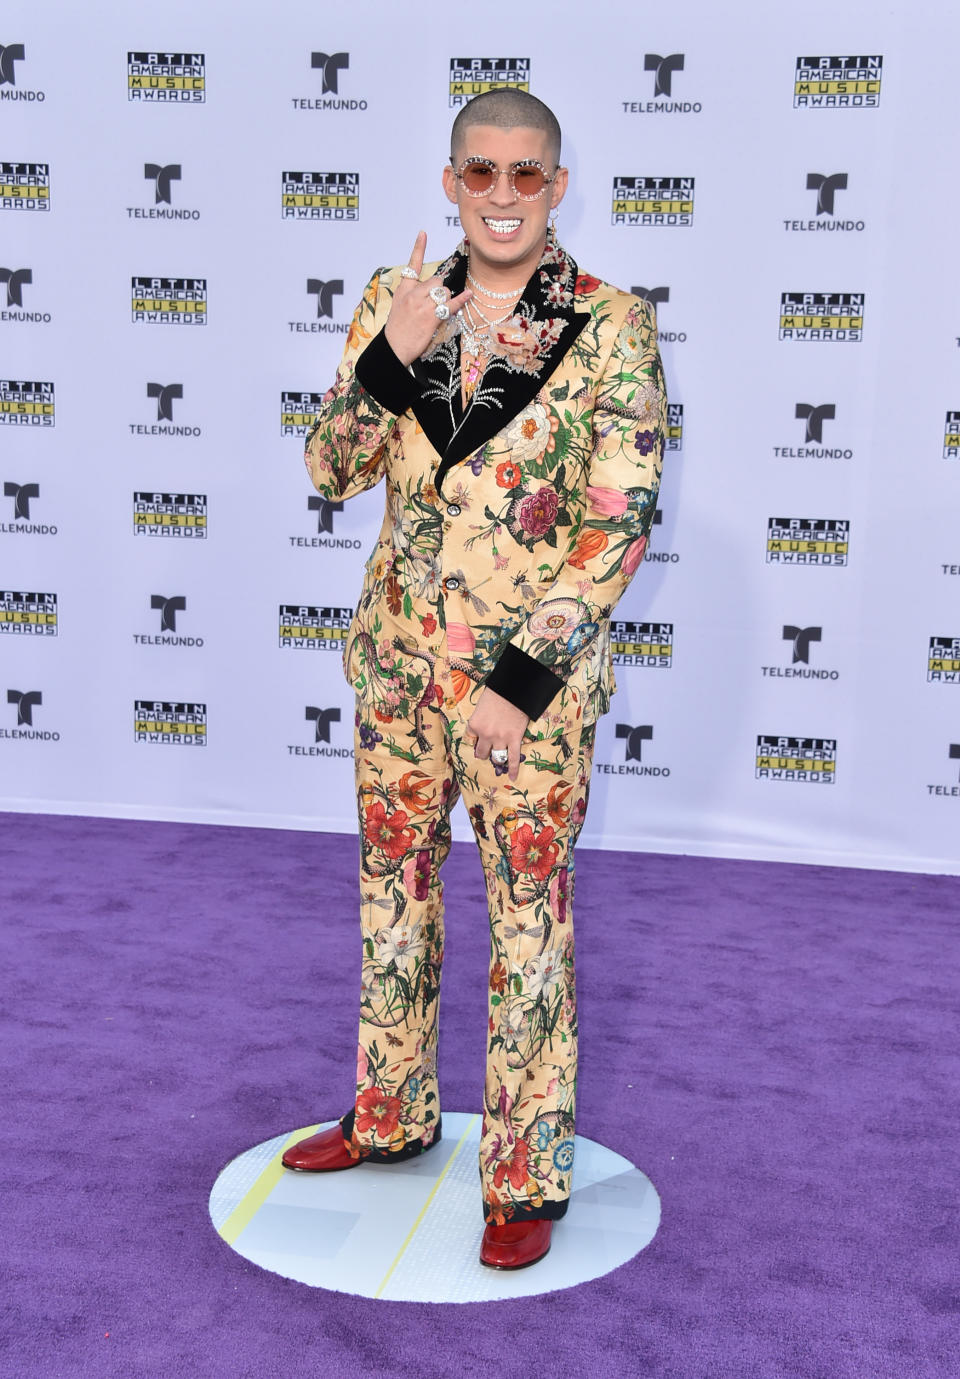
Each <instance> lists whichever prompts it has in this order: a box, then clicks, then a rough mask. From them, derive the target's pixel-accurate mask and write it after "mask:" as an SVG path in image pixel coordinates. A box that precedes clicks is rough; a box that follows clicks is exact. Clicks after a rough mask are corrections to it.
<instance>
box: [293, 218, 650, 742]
mask: <svg viewBox="0 0 960 1379" xmlns="http://www.w3.org/2000/svg"><path fill="white" fill-rule="evenodd" d="M466 269H467V259H466V254H465V250H464V246H463V245H461V246H460V247H459V248H458V249H457V250H456V251H455V252H454V253H453V254H452V255H451V256H450V257H449V258H448V259H447V260H446V261H445V262H444V263H442V264H440V265H439V266H429V265H428V267H427V268H426V269H425V273H427V274H430V273H434V272H438V273H440V274H441V276H442V277H443V280H444V282H445V283H446V285H447V286H448V287H449V288H450V291H451V292H452V293H457V292H460V291H461V290H462V288H463V286H464V283H465V278H466ZM399 272H400V270H399V268H391V269H380V270H378V271H377V272H376V273H375V274H374V276H373V278H372V279H371V281H370V282H369V284H368V285H367V288H366V290H365V291H364V294H363V300H362V301H361V303H360V305H359V306H358V308H357V311H356V313H355V315H354V318H353V322H352V325H351V327H350V332H349V335H348V337H347V346H346V349H345V352H344V355H343V359H342V362H341V364H340V367H339V369H338V371H337V377H336V381H335V383H334V385H333V387H332V388H330V389H329V391H328V392H327V393H326V395H325V397H324V400H323V404H322V407H321V410H320V412H319V414H318V416H317V417H316V419H315V421H314V423H313V425H312V426H311V428H310V430H309V433H308V436H307V442H306V453H305V459H306V463H307V468H308V470H309V472H310V475H311V478H312V480H313V483H314V485H315V487H316V488H317V489H318V490H319V491H320V492H321V493H322V494H324V495H325V496H326V497H328V498H330V499H332V500H339V499H343V498H348V497H350V496H352V495H353V494H355V493H358V492H360V491H361V490H363V489H367V488H370V487H371V486H372V485H374V484H376V483H378V482H379V481H380V479H382V478H384V477H385V478H386V485H387V492H386V511H385V515H384V523H383V528H382V531H381V533H380V536H379V538H378V540H377V544H376V547H375V549H374V551H373V553H372V554H371V556H370V559H369V560H368V562H367V566H366V571H365V575H364V582H363V589H362V592H361V597H360V600H359V604H358V607H357V612H356V616H355V619H354V623H355V627H354V629H353V632H354V633H356V632H359V631H363V630H369V628H370V626H372V624H373V623H374V621H375V620H376V616H377V612H378V610H382V611H383V612H384V613H386V611H387V610H388V609H389V611H390V613H391V614H392V621H393V623H394V624H396V622H397V620H400V621H403V622H404V623H405V624H406V623H407V622H408V623H409V630H410V634H411V637H412V638H413V639H414V640H416V639H418V638H419V637H420V636H421V634H422V633H430V632H432V631H433V629H434V627H435V626H436V625H437V624H439V626H440V627H441V628H445V630H446V635H447V646H448V650H449V655H450V657H451V660H452V663H453V665H454V666H455V667H456V668H458V669H459V671H460V672H461V673H462V675H463V676H465V677H467V678H468V679H469V680H470V681H473V682H475V683H484V684H487V685H489V686H490V687H492V688H493V689H495V690H496V691H497V692H498V693H500V694H502V695H503V696H504V697H505V698H507V699H509V700H510V701H511V702H512V703H514V704H516V705H517V706H518V707H520V708H521V709H523V710H524V711H525V712H526V713H527V714H528V715H529V716H530V717H531V718H533V719H536V718H538V717H539V716H540V714H542V713H543V712H544V710H545V709H546V708H547V706H548V705H549V704H550V702H551V701H552V700H553V699H554V697H555V696H556V695H557V694H558V693H559V692H560V691H561V690H562V689H563V688H564V686H565V685H566V686H572V687H574V688H575V689H577V690H578V691H579V694H578V696H577V698H578V699H579V701H580V703H581V704H582V705H583V716H584V719H585V721H591V720H593V719H595V718H596V717H597V716H598V715H599V714H601V713H604V712H606V710H607V708H608V707H609V698H610V694H611V692H612V690H613V688H614V680H613V671H612V665H611V660H610V637H609V618H610V613H611V611H612V609H613V607H614V605H615V604H616V603H617V601H618V599H619V598H620V596H621V594H622V593H623V591H624V589H625V588H626V586H627V584H628V583H629V581H630V579H631V578H632V577H633V575H634V573H635V572H636V570H637V567H638V566H639V564H640V562H641V560H642V559H643V555H644V551H645V548H646V544H647V538H648V535H649V531H650V527H651V525H652V522H653V516H654V510H655V507H656V500H657V491H658V486H659V480H660V467H661V462H662V456H663V446H664V435H665V420H666V417H665V414H666V398H665V393H664V385H663V373H662V369H661V363H660V356H659V351H658V348H657V330H656V320H655V316H654V311H653V308H652V307H651V306H650V304H649V303H647V302H646V301H644V300H643V299H641V298H638V297H635V296H631V295H630V294H628V293H625V292H621V291H619V290H618V289H617V288H615V287H611V286H609V285H608V284H607V283H604V282H602V281H601V280H600V279H599V278H594V277H590V276H589V275H587V274H583V273H579V272H578V270H577V265H576V264H575V263H574V262H573V260H572V259H571V258H570V256H569V255H568V254H567V253H566V252H565V251H564V250H563V249H562V248H561V247H560V246H559V245H548V246H547V248H546V251H545V253H544V256H543V258H542V260H541V263H540V266H539V268H538V269H537V271H536V272H535V273H534V274H533V276H532V277H531V279H530V281H529V282H528V284H527V287H526V289H525V291H524V293H523V296H522V297H521V299H520V302H519V303H518V307H517V312H516V315H515V316H514V317H513V318H512V320H510V321H508V322H507V323H505V325H504V326H502V327H501V328H500V329H499V331H498V333H497V336H496V340H495V341H494V345H493V351H494V352H493V355H492V358H491V359H490V362H489V363H488V365H487V367H486V369H485V370H484V373H483V374H482V376H481V379H480V382H479V384H478V385H477V387H476V389H475V391H474V393H473V395H472V397H471V398H470V401H469V402H468V405H467V407H466V409H464V408H463V407H462V405H461V387H460V327H459V320H458V319H457V318H456V317H452V318H451V319H450V320H449V321H448V322H446V323H444V325H443V326H442V327H441V328H440V329H439V330H438V332H437V334H436V336H435V337H434V339H433V341H432V342H431V346H430V348H429V350H428V351H427V352H426V354H424V355H423V356H422V357H421V358H420V359H419V360H417V361H416V363H415V364H414V365H413V366H412V367H411V368H410V369H407V368H404V366H403V365H402V364H401V363H400V361H399V360H398V359H397V357H396V355H395V354H394V353H393V351H392V350H391V349H390V346H389V344H388V343H387V341H386V337H385V336H384V334H383V326H384V324H385V322H386V319H387V316H388V314H389V311H390V304H391V300H392V297H393V292H394V288H395V286H396V284H397V282H398V280H399ZM349 640H350V634H348V644H349Z"/></svg>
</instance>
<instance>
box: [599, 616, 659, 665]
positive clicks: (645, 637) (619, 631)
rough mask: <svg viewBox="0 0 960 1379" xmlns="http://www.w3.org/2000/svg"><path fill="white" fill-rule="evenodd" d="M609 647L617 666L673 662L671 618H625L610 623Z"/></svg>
mask: <svg viewBox="0 0 960 1379" xmlns="http://www.w3.org/2000/svg"><path fill="white" fill-rule="evenodd" d="M610 650H611V652H612V654H613V664H614V665H615V666H659V667H662V668H663V669H665V670H669V669H670V667H671V666H672V665H673V623H672V622H624V621H622V620H619V621H615V622H611V624H610Z"/></svg>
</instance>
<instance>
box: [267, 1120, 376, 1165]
mask: <svg viewBox="0 0 960 1379" xmlns="http://www.w3.org/2000/svg"><path fill="white" fill-rule="evenodd" d="M282 1162H283V1166H284V1168H295V1169H298V1170H299V1171H300V1172H301V1173H333V1172H335V1171H336V1170H337V1169H338V1168H356V1167H357V1165H358V1164H361V1163H363V1159H362V1158H355V1157H354V1156H353V1155H352V1154H351V1153H350V1151H349V1149H348V1148H347V1145H346V1141H345V1140H344V1138H343V1133H342V1131H341V1129H340V1126H339V1124H337V1125H331V1126H328V1128H327V1129H326V1130H320V1131H318V1132H317V1134H315V1135H310V1136H308V1137H307V1139H305V1140H300V1141H299V1142H298V1143H297V1144H292V1145H291V1146H290V1148H289V1149H287V1150H285V1151H284V1155H283V1161H282Z"/></svg>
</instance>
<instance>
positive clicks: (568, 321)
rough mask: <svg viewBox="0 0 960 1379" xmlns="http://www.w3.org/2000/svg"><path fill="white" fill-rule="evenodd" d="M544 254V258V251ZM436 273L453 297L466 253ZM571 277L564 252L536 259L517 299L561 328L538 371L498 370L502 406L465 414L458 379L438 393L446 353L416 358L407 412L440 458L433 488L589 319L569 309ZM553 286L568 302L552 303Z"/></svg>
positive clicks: (530, 393) (509, 414)
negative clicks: (555, 259)
mask: <svg viewBox="0 0 960 1379" xmlns="http://www.w3.org/2000/svg"><path fill="white" fill-rule="evenodd" d="M546 258H547V259H548V260H549V258H550V254H549V252H548V254H547V255H546ZM438 272H439V273H440V274H441V275H442V277H443V281H444V284H445V286H446V287H448V288H449V290H450V293H451V295H452V296H456V294H457V293H459V292H462V291H463V289H464V286H465V285H466V280H467V258H466V255H465V254H464V253H463V252H462V251H461V250H460V249H457V250H456V251H455V252H454V253H453V254H452V255H451V256H450V258H449V259H447V260H446V262H445V263H443V264H441V266H440V268H439V269H438ZM576 275H577V265H576V264H575V263H574V261H573V259H571V258H570V257H569V256H568V255H566V254H564V255H563V256H562V261H561V263H560V264H555V263H550V262H548V263H546V264H543V263H541V265H540V266H539V267H538V268H537V269H536V271H535V272H534V274H533V276H532V277H531V278H530V280H529V282H528V283H527V285H526V287H525V288H524V291H523V295H522V297H521V298H520V302H521V303H522V304H524V305H525V306H527V307H529V308H530V311H531V313H532V316H533V317H534V318H535V319H538V320H540V321H543V320H546V319H548V318H552V319H553V320H556V321H559V322H562V329H561V332H560V335H559V338H558V339H557V340H556V342H555V343H554V344H553V345H552V347H551V348H549V349H547V350H545V351H544V353H543V354H541V355H540V358H539V361H538V362H539V363H540V365H541V367H540V370H539V372H538V373H526V372H524V371H521V370H519V369H516V370H515V369H510V370H506V369H500V370H498V371H497V379H496V382H497V386H498V387H500V388H502V390H503V391H502V394H501V395H500V397H499V401H500V403H501V406H499V407H498V406H474V405H472V404H471V405H470V406H468V407H467V411H466V415H465V416H464V414H463V409H462V408H461V405H460V388H459V381H458V382H457V386H456V388H455V390H454V393H453V396H451V397H450V400H449V402H448V401H447V400H446V398H445V397H443V396H438V395H437V394H443V393H448V392H449V386H450V382H451V372H450V364H449V354H448V355H447V357H446V358H445V357H444V355H443V354H442V353H440V352H435V353H434V354H433V355H429V356H427V357H426V358H422V359H418V360H417V361H416V363H415V364H414V366H413V372H414V376H415V377H416V379H417V381H418V382H419V383H420V385H421V392H420V395H419V397H418V398H416V399H415V401H414V402H413V403H412V410H413V414H414V416H415V417H416V418H417V421H418V422H419V423H420V425H421V426H422V427H423V431H424V434H425V435H426V437H427V439H428V440H429V441H430V443H431V445H432V446H433V447H434V449H435V450H436V451H437V452H438V454H439V455H440V456H441V461H440V465H439V467H438V469H437V477H436V486H437V490H438V491H439V490H440V487H441V485H442V483H443V480H444V476H445V475H446V473H447V471H448V470H449V469H451V468H452V467H453V466H454V465H455V464H459V463H461V462H462V461H463V460H465V459H466V458H467V456H468V455H473V454H475V453H476V451H477V450H479V449H480V447H481V446H483V445H485V444H486V442H487V441H488V440H489V439H490V438H491V436H495V435H496V434H497V432H498V431H500V430H502V428H503V427H504V426H507V425H508V424H509V423H510V422H511V421H512V420H513V418H514V417H515V416H516V415H517V413H518V412H521V411H522V410H523V409H524V407H526V406H527V404H528V403H529V402H531V401H532V400H533V398H534V397H536V395H537V393H538V392H539V391H540V389H541V388H542V387H543V385H544V384H545V383H546V382H547V380H548V379H549V378H550V377H551V375H552V374H553V373H555V371H556V369H557V368H558V366H559V365H560V363H561V362H562V360H563V358H564V356H565V355H566V353H567V351H568V350H569V349H570V347H571V346H572V345H573V343H574V341H575V340H576V339H577V337H578V336H579V334H580V332H581V331H582V330H583V328H584V326H585V325H586V323H587V321H589V319H590V315H589V312H577V311H574V309H573V285H574V283H575V282H576ZM553 284H562V285H564V286H567V287H568V293H567V295H568V296H569V298H570V300H569V301H567V302H561V303H559V304H554V303H553V302H551V301H550V300H549V299H548V296H547V293H548V291H549V290H550V289H551V287H552V285H553ZM454 344H455V350H456V354H455V358H456V377H457V380H459V374H460V369H459V360H460V335H459V334H457V335H456V337H455V341H454ZM431 390H433V392H431ZM451 413H452V418H451Z"/></svg>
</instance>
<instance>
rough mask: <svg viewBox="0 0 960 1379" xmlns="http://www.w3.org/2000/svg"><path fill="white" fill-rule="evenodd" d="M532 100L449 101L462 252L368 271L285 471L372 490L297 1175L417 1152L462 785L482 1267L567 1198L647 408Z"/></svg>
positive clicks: (638, 368) (293, 1164)
mask: <svg viewBox="0 0 960 1379" xmlns="http://www.w3.org/2000/svg"><path fill="white" fill-rule="evenodd" d="M559 156H560V129H559V126H558V124H557V121H556V119H555V117H554V115H553V114H552V112H551V111H550V110H549V109H548V108H547V107H546V106H545V105H544V104H543V103H542V102H540V101H538V100H536V99H535V98H534V97H532V96H530V95H527V94H526V93H524V92H518V91H513V90H509V89H503V90H497V91H491V92H488V93H485V94H484V95H481V96H478V97H476V98H475V99H474V100H473V101H471V102H470V103H469V104H468V105H466V106H465V107H464V108H463V109H462V110H461V111H460V113H459V114H458V116H457V118H456V120H455V122H454V126H453V134H452V155H451V163H450V166H449V167H445V168H444V170H443V186H444V189H445V191H446V194H447V196H448V198H449V199H450V200H451V201H453V202H455V203H456V205H457V207H458V210H459V215H460V223H461V225H462V227H463V230H464V232H465V238H464V240H463V243H462V244H461V245H460V247H459V248H458V249H457V250H456V251H455V252H454V253H453V254H452V255H451V256H450V257H449V258H448V259H446V260H445V261H444V262H443V263H442V264H440V265H439V266H437V267H435V268H433V269H428V270H427V276H426V277H424V276H423V259H424V252H425V246H426V236H425V235H424V234H423V233H422V232H421V233H420V234H419V235H418V236H417V239H416V243H415V245H414V249H413V253H412V255H411V258H410V262H409V264H407V265H406V266H405V267H403V268H400V269H389V270H388V269H381V270H379V271H378V272H377V273H375V274H374V276H373V278H372V280H371V282H370V283H369V285H368V286H367V289H366V291H365V293H364V296H363V301H362V302H361V304H360V306H359V307H358V309H357V312H356V315H355V316H354V319H353V324H352V326H351V329H350V334H349V336H348V341H347V347H346V350H345V353H344V356H343V361H342V363H341V365H340V368H339V370H338V373H337V379H336V382H335V384H334V386H333V387H332V388H331V389H330V390H329V392H328V393H327V394H326V396H325V398H324V402H323V406H322V408H321V411H320V413H319V415H318V417H317V418H316V421H315V422H314V424H313V426H312V427H311V429H310V432H309V435H308V438H307V445H306V463H307V468H308V470H309V472H310V475H311V478H312V480H313V483H314V484H315V486H316V487H317V488H318V489H319V491H320V492H321V493H322V494H324V495H325V496H326V497H328V498H330V499H334V500H339V499H343V498H348V497H350V496H352V495H353V494H355V493H358V492H361V491H362V490H363V489H366V488H370V487H372V486H373V485H374V484H376V483H378V482H379V481H380V480H381V479H385V480H386V511H385V516H384V523H383V528H382V531H381V534H380V536H379V538H378V540H377V543H376V546H375V548H374V550H373V552H372V554H371V556H370V558H369V560H368V562H367V566H366V571H365V575H364V580H363V587H362V590H361V594H360V598H359V601H358V606H357V611H356V615H355V617H354V620H353V623H352V625H351V628H350V629H349V632H348V635H347V641H346V645H345V650H344V669H345V672H346V675H347V677H348V679H349V680H350V681H351V683H352V684H353V686H354V688H355V690H356V695H357V700H356V704H357V708H356V720H355V721H356V748H355V758H356V775H357V791H358V801H359V819H360V841H361V875H360V882H361V892H362V901H361V924H362V934H363V980H362V992H361V1010H360V1045H359V1051H358V1063H357V1083H356V1098H355V1104H354V1107H353V1109H352V1110H351V1111H349V1112H348V1113H347V1115H345V1116H344V1117H343V1118H342V1120H341V1122H340V1123H339V1124H338V1125H336V1126H333V1127H331V1128H330V1129H328V1130H326V1131H322V1132H320V1133H319V1134H316V1135H313V1136H310V1137H309V1138H308V1139H306V1140H303V1141H301V1143H300V1144H298V1145H295V1146H294V1147H292V1148H291V1149H290V1150H288V1151H287V1152H286V1154H285V1155H284V1163H285V1164H286V1165H287V1166H288V1167H290V1168H298V1169H302V1170H307V1171H329V1170H331V1169H345V1168H351V1167H355V1166H357V1165H359V1164H361V1163H362V1162H363V1161H364V1160H370V1161H372V1162H377V1163H386V1162H392V1161H394V1160H402V1159H405V1158H407V1157H410V1156H412V1155H415V1154H420V1153H422V1152H424V1151H425V1150H427V1149H429V1148H430V1146H431V1145H433V1144H436V1142H437V1141H438V1139H439V1138H440V1133H441V1118H440V1108H439V1102H438V1085H437V1066H436V1065H437V1008H438V1000H439V991H440V970H441V964H442V958H443V898H442V897H443V892H442V884H441V881H440V876H439V872H440V867H441V865H442V863H443V861H444V858H445V857H446V855H447V853H448V851H449V848H450V823H449V813H450V809H451V808H452V806H453V805H454V803H455V801H456V799H457V798H458V797H459V796H460V795H462V796H463V798H464V801H465V803H466V805H467V808H468V812H469V815H470V819H471V821H472V824H473V829H474V833H475V836H476V839H477V843H478V846H479V849H480V854H481V858H482V861H483V868H484V874H485V878H486V888H487V896H488V901H489V912H490V929H491V947H490V974H489V988H490V995H489V1042H488V1057H487V1074H486V1086H485V1094H484V1117H483V1129H482V1135H481V1146H480V1177H481V1188H482V1200H483V1211H484V1216H485V1220H486V1227H485V1231H484V1237H483V1245H482V1248H481V1255H480V1258H481V1261H482V1263H484V1264H487V1265H491V1266H493V1267H497V1268H520V1267H523V1266H525V1265H527V1264H532V1263H534V1262H535V1261H536V1260H538V1259H540V1258H542V1257H543V1255H544V1254H546V1252H547V1250H548V1249H549V1246H550V1233H551V1227H552V1223H553V1221H555V1220H557V1219H559V1218H560V1217H562V1216H563V1214H564V1212H565V1211H566V1209H567V1204H568V1199H569V1195H570V1183H571V1170H572V1165H573V1149H574V1106H575V1091H576V1059H577V1017H576V997H575V986H574V949H573V929H572V914H571V903H572V898H573V845H574V842H575V840H576V837H577V835H578V833H579V831H580V828H581V825H582V823H583V819H584V814H585V812H586V807H587V796H588V790H589V781H590V769H591V757H592V750H593V741H594V733H595V725H596V720H597V717H598V716H599V715H600V714H601V713H604V712H606V710H607V708H608V704H609V697H610V694H611V692H612V690H613V688H614V681H613V673H612V668H611V658H610V648H609V617H610V613H611V610H612V609H613V607H614V605H615V604H616V602H617V600H618V599H619V597H620V595H621V594H622V593H623V590H624V589H625V588H626V585H627V584H628V582H629V580H630V578H631V577H632V575H633V574H634V572H635V571H636V569H637V567H638V565H639V564H640V561H641V560H642V558H643V553H644V549H645V546H646V541H647V535H648V532H649V530H650V526H651V524H652V521H653V514H654V508H655V505H656V495H657V488H658V483H659V474H660V463H661V459H662V452H663V436H664V411H665V399H664V391H663V379H662V372H661V368H660V359H659V354H658V350H657V333H656V326H655V320H654V314H653V310H652V308H651V307H650V306H649V305H648V304H647V303H646V302H644V301H642V300H640V299H639V298H637V297H633V296H630V295H628V294H626V293H624V292H620V291H618V290H617V289H616V288H614V287H610V286H608V285H607V284H606V283H604V282H601V281H600V280H599V279H597V278H593V277H590V276H588V275H586V274H580V273H578V271H577V267H576V264H575V263H574V262H573V260H572V259H571V258H570V256H569V255H568V254H567V253H566V252H565V251H564V250H563V249H562V248H561V247H560V246H559V244H557V242H556V236H555V234H554V233H553V232H552V230H548V223H547V222H548V217H549V215H550V212H551V211H552V210H553V209H554V208H556V207H557V206H558V205H559V203H560V201H561V200H562V199H563V195H564V192H565V190H566V187H567V176H568V174H567V170H566V169H565V168H563V167H560V166H559Z"/></svg>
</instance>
